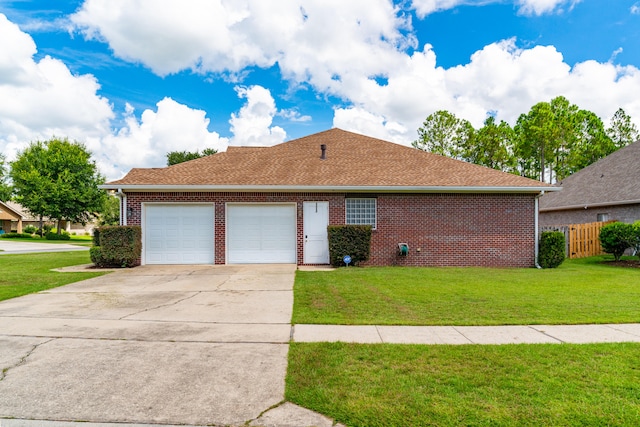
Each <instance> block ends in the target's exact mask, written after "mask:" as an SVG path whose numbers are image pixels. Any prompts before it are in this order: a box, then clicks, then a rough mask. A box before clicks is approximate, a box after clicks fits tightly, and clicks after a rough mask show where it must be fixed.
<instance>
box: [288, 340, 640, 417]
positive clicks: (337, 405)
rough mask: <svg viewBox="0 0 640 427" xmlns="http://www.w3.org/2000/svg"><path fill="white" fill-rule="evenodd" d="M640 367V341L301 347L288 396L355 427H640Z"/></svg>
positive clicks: (294, 355)
mask: <svg viewBox="0 0 640 427" xmlns="http://www.w3.org/2000/svg"><path fill="white" fill-rule="evenodd" d="M638 366H640V344H638V343H625V344H582V345H570V344H561V345H558V344H546V345H542V344H535V345H529V344H523V345H504V346H478V345H463V346H417V345H385V344H377V345H365V344H345V343H292V344H291V346H290V350H289V366H288V373H287V379H286V399H287V400H289V401H291V402H293V403H295V404H298V405H301V406H303V407H305V408H309V409H312V410H315V411H318V412H320V413H322V414H325V415H327V416H328V417H330V418H333V419H336V420H337V421H338V422H341V423H344V424H345V425H348V426H350V427H358V426H363V427H364V426H366V427H376V426H380V427H382V426H384V427H393V426H403V427H404V426H461V425H464V426H489V425H490V426H605V425H608V426H613V425H615V426H634V427H635V426H637V425H638V420H640V369H639V368H638Z"/></svg>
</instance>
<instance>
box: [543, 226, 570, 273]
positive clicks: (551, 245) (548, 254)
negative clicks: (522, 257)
mask: <svg viewBox="0 0 640 427" xmlns="http://www.w3.org/2000/svg"><path fill="white" fill-rule="evenodd" d="M564 248H565V239H564V233H562V232H560V231H543V232H542V233H541V234H540V248H539V252H538V263H539V264H540V267H542V268H557V267H559V266H560V264H562V262H563V261H564V258H565V253H564Z"/></svg>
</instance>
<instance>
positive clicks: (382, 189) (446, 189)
mask: <svg viewBox="0 0 640 427" xmlns="http://www.w3.org/2000/svg"><path fill="white" fill-rule="evenodd" d="M99 188H101V189H104V190H117V189H122V190H123V191H129V192H162V191H171V192H174V191H179V192H193V191H211V192H221V193H224V192H258V193H265V192H275V193H280V192H290V193H293V192H296V193H309V192H311V193H345V192H348V193H541V192H547V191H560V190H561V189H562V187H489V186H488V187H465V186H355V185H354V186H351V185H350V186H322V185H306V186H295V185H131V184H129V185H127V184H124V185H123V184H116V185H110V184H104V185H101V186H99Z"/></svg>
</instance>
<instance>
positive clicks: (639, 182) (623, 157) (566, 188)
mask: <svg viewBox="0 0 640 427" xmlns="http://www.w3.org/2000/svg"><path fill="white" fill-rule="evenodd" d="M639 172H640V141H638V142H635V143H633V144H630V145H628V146H626V147H623V148H621V149H619V150H618V151H615V152H613V153H611V154H610V155H609V156H607V157H605V158H603V159H600V160H598V161H597V162H595V163H593V164H591V165H589V166H587V167H586V168H584V169H582V170H580V171H578V172H576V173H574V174H573V175H571V176H569V177H567V178H565V179H563V180H562V181H561V182H559V183H558V184H557V185H558V186H561V187H562V191H560V192H554V193H547V194H545V195H544V196H543V197H542V198H540V211H541V212H543V211H551V210H562V209H578V208H584V207H587V206H590V207H591V206H593V207H595V206H607V205H621V204H633V203H640V175H639Z"/></svg>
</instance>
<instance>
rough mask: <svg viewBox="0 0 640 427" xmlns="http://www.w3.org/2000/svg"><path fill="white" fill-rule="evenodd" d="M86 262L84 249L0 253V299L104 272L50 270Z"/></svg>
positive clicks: (87, 260)
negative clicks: (15, 253) (74, 250)
mask: <svg viewBox="0 0 640 427" xmlns="http://www.w3.org/2000/svg"><path fill="white" fill-rule="evenodd" d="M90 262H91V260H90V259H89V252H85V251H76V252H55V253H54V252H50V253H34V254H20V255H0V272H2V274H0V301H2V300H6V299H9V298H15V297H19V296H22V295H26V294H31V293H34V292H39V291H43V290H45V289H51V288H56V287H58V286H62V285H67V284H69V283H73V282H78V281H80V280H85V279H90V278H92V277H97V276H102V275H103V274H105V273H104V272H87V273H84V272H83V273H59V272H56V271H51V269H52V268H61V267H69V266H72V265H80V264H89V263H90Z"/></svg>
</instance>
